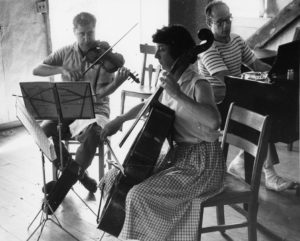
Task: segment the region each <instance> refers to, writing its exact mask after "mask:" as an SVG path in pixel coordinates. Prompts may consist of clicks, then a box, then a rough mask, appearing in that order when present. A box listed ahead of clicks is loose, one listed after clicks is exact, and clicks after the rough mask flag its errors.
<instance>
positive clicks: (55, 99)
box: [20, 82, 95, 167]
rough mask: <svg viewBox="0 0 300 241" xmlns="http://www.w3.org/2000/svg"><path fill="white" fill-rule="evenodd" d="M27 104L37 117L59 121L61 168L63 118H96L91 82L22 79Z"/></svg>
mask: <svg viewBox="0 0 300 241" xmlns="http://www.w3.org/2000/svg"><path fill="white" fill-rule="evenodd" d="M20 87H21V91H22V95H23V98H24V104H25V107H26V109H27V110H28V112H29V113H30V114H31V115H32V116H33V117H34V118H35V119H37V120H57V121H58V125H57V130H58V135H59V150H60V153H59V154H60V156H59V157H60V161H61V167H63V166H64V165H63V158H62V143H61V141H62V138H61V126H62V121H63V120H68V119H69V120H70V119H71V120H74V119H92V118H95V113H94V104H93V99H92V92H91V86H90V83H89V82H57V83H55V82H20Z"/></svg>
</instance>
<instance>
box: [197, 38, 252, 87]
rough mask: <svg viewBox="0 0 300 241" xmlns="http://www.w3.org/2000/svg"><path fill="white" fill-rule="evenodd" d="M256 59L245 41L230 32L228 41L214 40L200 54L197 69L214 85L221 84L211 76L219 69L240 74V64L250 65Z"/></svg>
mask: <svg viewBox="0 0 300 241" xmlns="http://www.w3.org/2000/svg"><path fill="white" fill-rule="evenodd" d="M255 60H256V57H255V55H254V53H253V52H252V51H251V49H250V48H249V46H248V45H247V44H246V42H245V41H244V40H243V39H242V38H241V37H240V36H239V35H236V34H233V33H232V34H230V41H229V42H228V43H221V42H218V41H214V43H213V44H212V46H211V47H210V48H209V49H208V50H207V51H205V52H203V53H201V54H200V58H199V61H198V68H199V71H200V73H201V74H202V75H204V77H205V78H206V79H207V80H208V81H209V82H210V83H211V84H212V85H213V86H214V85H215V86H222V85H223V84H222V83H221V82H220V81H219V80H217V79H216V78H214V77H213V75H214V74H216V73H218V72H220V71H226V70H228V71H229V74H230V75H233V76H239V75H240V74H241V64H245V65H250V64H252V63H253V62H254V61H255Z"/></svg>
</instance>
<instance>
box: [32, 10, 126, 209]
mask: <svg viewBox="0 0 300 241" xmlns="http://www.w3.org/2000/svg"><path fill="white" fill-rule="evenodd" d="M95 26H96V18H95V17H94V16H93V15H92V14H90V13H87V12H81V13H79V14H78V15H76V16H75V17H74V19H73V32H74V35H75V38H76V40H77V41H76V42H75V43H74V44H72V45H68V46H65V47H63V48H61V49H59V50H57V51H55V52H53V53H52V54H50V55H49V56H48V57H47V58H46V59H45V60H44V61H43V63H42V64H40V65H38V66H37V67H36V68H34V70H33V74H34V75H38V76H52V75H57V74H61V77H62V80H63V81H86V82H90V83H91V88H92V94H93V95H94V108H95V109H94V110H95V114H96V118H95V119H93V120H85V121H83V120H80V121H79V120H68V121H66V120H62V126H61V134H62V139H68V138H70V137H71V136H76V137H77V139H78V140H79V141H80V143H81V144H80V146H79V147H78V149H77V151H76V156H75V160H72V158H71V155H70V154H69V152H68V151H67V149H66V147H65V146H64V145H63V144H62V156H63V163H64V166H66V167H65V169H64V171H63V173H62V175H61V176H60V177H59V179H58V180H57V182H56V183H55V185H54V187H52V188H51V190H49V189H50V188H47V190H48V191H49V192H50V193H48V194H49V195H48V196H47V197H48V201H49V204H50V206H51V208H52V210H45V211H47V212H48V213H52V211H53V212H54V211H55V210H56V208H57V207H58V206H59V204H60V203H61V202H62V200H63V198H64V197H65V195H66V194H67V192H68V191H69V189H70V188H71V187H72V186H73V185H74V184H75V183H76V182H77V180H79V181H80V182H81V183H82V184H83V186H84V187H85V188H86V189H88V190H89V191H90V192H93V193H94V192H96V190H97V183H96V181H95V180H94V179H92V178H90V177H89V176H88V174H87V172H86V169H87V168H88V166H90V164H91V162H92V160H93V158H94V155H95V152H96V148H97V146H98V144H99V141H100V138H99V132H100V130H101V128H102V127H103V126H104V125H105V124H106V123H107V122H108V120H109V114H110V108H109V97H108V96H109V95H110V94H111V93H113V92H114V91H115V90H116V89H117V88H118V87H119V86H120V85H121V84H122V83H123V82H124V81H125V80H126V79H127V77H128V70H127V69H125V68H119V69H118V71H117V73H116V74H114V73H111V71H109V70H107V68H105V66H103V65H101V64H96V65H95V66H93V68H90V69H89V70H88V71H86V73H85V72H84V71H85V70H86V69H87V68H88V67H90V65H91V63H90V62H89V61H88V59H87V54H88V53H89V51H90V49H91V48H93V47H95V45H97V46H98V47H99V46H100V48H103V49H104V50H107V49H109V44H108V43H107V42H99V41H96V40H95ZM114 57H115V58H116V62H119V63H123V64H124V59H123V57H122V55H120V54H114ZM83 73H84V74H83ZM57 125H58V123H57V121H53V120H47V121H44V122H43V123H42V127H43V130H44V131H45V133H46V135H47V136H48V137H50V136H52V138H53V142H54V147H55V151H56V154H57V157H58V158H57V160H55V161H54V164H55V165H56V167H57V168H59V165H60V163H61V161H60V158H59V156H60V155H59V153H60V148H59V146H60V145H59V144H60V143H59V134H58V131H57ZM52 183H53V182H52ZM49 186H50V185H49ZM49 186H48V187H49Z"/></svg>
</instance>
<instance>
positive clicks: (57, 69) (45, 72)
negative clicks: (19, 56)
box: [32, 64, 64, 76]
mask: <svg viewBox="0 0 300 241" xmlns="http://www.w3.org/2000/svg"><path fill="white" fill-rule="evenodd" d="M32 73H33V75H37V76H52V75H56V74H63V73H64V69H63V67H61V66H52V65H48V64H40V65H38V66H37V67H35V68H34V69H33V72H32Z"/></svg>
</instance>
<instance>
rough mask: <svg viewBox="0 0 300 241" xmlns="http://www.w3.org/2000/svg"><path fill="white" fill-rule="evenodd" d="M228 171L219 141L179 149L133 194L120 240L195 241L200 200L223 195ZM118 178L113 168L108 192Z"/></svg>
mask: <svg viewBox="0 0 300 241" xmlns="http://www.w3.org/2000/svg"><path fill="white" fill-rule="evenodd" d="M225 170H226V167H225V161H224V158H223V154H222V151H221V148H220V143H219V142H217V141H216V142H201V143H198V144H179V145H176V146H175V147H174V148H173V149H171V150H170V151H169V152H168V153H167V155H166V156H165V157H164V158H163V159H162V161H160V162H158V165H157V167H156V168H155V171H154V174H153V175H152V176H151V177H149V178H147V179H146V180H144V181H143V182H142V183H140V184H138V185H135V186H134V187H132V188H131V189H130V191H129V192H128V194H127V197H126V217H125V221H124V225H123V229H122V231H121V233H120V236H119V237H120V238H123V239H138V240H141V241H148V240H149V241H150V240H151V241H153V240H180V241H182V240H196V238H197V237H196V236H197V229H198V220H199V216H200V209H199V207H200V205H201V202H203V201H204V200H206V199H207V198H209V197H212V196H214V195H216V194H218V193H219V192H220V191H222V188H223V183H224V174H225ZM116 175H117V171H116V170H112V171H110V172H108V173H107V174H106V175H105V177H104V178H103V180H102V181H101V183H105V184H106V185H105V189H106V191H108V190H109V189H110V187H111V185H112V183H113V181H114V178H115V176H116ZM100 185H101V184H100ZM194 198H197V199H195V200H194V201H191V200H193V199H194Z"/></svg>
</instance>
